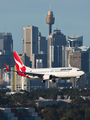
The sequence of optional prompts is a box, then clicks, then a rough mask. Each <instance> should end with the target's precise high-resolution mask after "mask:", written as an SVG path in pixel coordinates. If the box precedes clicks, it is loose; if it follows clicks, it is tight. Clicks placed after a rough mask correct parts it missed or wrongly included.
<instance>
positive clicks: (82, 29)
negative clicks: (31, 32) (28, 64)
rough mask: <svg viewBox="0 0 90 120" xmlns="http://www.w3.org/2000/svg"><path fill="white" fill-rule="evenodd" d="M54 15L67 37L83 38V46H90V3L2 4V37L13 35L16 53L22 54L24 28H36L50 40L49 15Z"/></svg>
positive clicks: (20, 0) (29, 0) (24, 0)
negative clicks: (47, 22) (3, 33)
mask: <svg viewBox="0 0 90 120" xmlns="http://www.w3.org/2000/svg"><path fill="white" fill-rule="evenodd" d="M50 3H51V11H53V14H54V17H55V24H54V25H53V26H52V31H53V30H55V29H56V28H57V27H58V29H59V30H61V32H62V33H63V34H64V35H66V39H67V37H68V35H83V45H84V46H89V45H90V0H0V33H2V32H8V33H11V34H12V38H13V50H14V51H16V52H18V53H19V54H20V53H22V52H23V42H22V39H23V27H26V26H28V25H29V26H32V25H33V26H37V27H38V29H39V32H41V34H42V36H45V37H46V38H47V37H48V34H49V26H48V24H46V17H47V13H48V11H49V10H50Z"/></svg>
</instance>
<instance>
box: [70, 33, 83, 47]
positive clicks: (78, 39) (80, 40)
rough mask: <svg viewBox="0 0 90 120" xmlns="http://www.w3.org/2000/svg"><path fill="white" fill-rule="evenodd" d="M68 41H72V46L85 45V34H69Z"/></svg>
mask: <svg viewBox="0 0 90 120" xmlns="http://www.w3.org/2000/svg"><path fill="white" fill-rule="evenodd" d="M68 41H69V43H70V47H76V46H77V47H79V46H83V36H82V35H79V36H77V35H74V36H68Z"/></svg>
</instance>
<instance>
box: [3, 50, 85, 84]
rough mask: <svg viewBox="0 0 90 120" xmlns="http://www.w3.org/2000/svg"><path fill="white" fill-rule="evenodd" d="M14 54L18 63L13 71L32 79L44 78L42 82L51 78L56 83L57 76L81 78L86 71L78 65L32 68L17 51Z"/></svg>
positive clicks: (61, 77)
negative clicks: (25, 63) (22, 59)
mask: <svg viewBox="0 0 90 120" xmlns="http://www.w3.org/2000/svg"><path fill="white" fill-rule="evenodd" d="M13 55H14V60H15V64H16V71H13V72H17V74H19V75H20V76H23V77H27V78H30V79H42V82H45V81H46V80H50V81H51V82H53V83H54V82H56V79H57V78H60V79H61V80H68V79H70V78H80V77H81V76H82V75H83V74H84V71H82V70H81V69H80V68H76V67H58V68H38V69H32V68H30V67H27V66H25V65H24V64H23V62H22V61H21V59H20V57H19V56H18V54H17V52H15V51H14V52H13ZM5 67H6V70H7V71H12V70H9V68H8V67H7V65H6V64H5Z"/></svg>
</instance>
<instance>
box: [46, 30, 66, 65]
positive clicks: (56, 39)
mask: <svg viewBox="0 0 90 120" xmlns="http://www.w3.org/2000/svg"><path fill="white" fill-rule="evenodd" d="M65 45H66V36H65V35H64V34H62V33H61V31H60V30H54V31H53V33H52V34H50V35H49V36H48V41H47V67H60V66H61V63H62V62H60V61H61V59H62V46H65ZM56 60H57V61H56ZM58 61H59V62H60V63H58ZM56 63H57V65H56Z"/></svg>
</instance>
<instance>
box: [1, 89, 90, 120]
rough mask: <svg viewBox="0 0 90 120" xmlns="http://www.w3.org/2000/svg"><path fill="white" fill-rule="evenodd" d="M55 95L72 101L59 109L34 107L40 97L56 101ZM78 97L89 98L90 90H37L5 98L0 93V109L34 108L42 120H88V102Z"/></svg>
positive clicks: (89, 107) (89, 111)
mask: <svg viewBox="0 0 90 120" xmlns="http://www.w3.org/2000/svg"><path fill="white" fill-rule="evenodd" d="M57 95H61V97H62V98H63V95H68V96H70V98H71V99H72V102H71V104H70V105H68V106H67V107H66V108H65V107H59V106H58V105H52V106H46V107H43V106H39V107H36V105H35V100H36V99H38V98H39V97H40V96H41V97H43V98H45V99H53V100H55V99H57ZM80 96H90V89H87V90H84V89H81V90H78V89H70V88H64V89H62V90H61V91H59V90H58V89H42V90H41V89H37V90H34V91H31V92H30V93H29V92H26V91H25V92H24V93H23V94H21V93H16V94H13V95H9V96H6V92H3V91H0V107H35V109H36V111H37V112H38V114H39V115H40V116H41V117H42V120H90V101H89V100H88V99H86V100H83V99H82V98H81V97H80Z"/></svg>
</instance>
